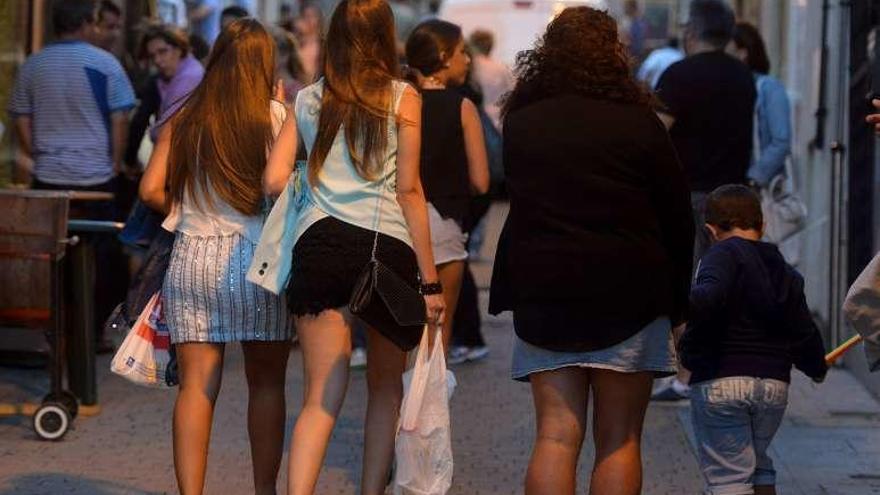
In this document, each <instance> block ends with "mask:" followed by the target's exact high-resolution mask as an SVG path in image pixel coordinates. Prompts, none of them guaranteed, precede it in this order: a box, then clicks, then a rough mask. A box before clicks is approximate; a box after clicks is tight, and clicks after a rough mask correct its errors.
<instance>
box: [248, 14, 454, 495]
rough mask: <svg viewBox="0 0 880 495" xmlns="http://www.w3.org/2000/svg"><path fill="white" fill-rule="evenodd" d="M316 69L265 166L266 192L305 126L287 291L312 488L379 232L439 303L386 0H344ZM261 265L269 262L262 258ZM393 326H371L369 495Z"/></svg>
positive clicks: (389, 381)
mask: <svg viewBox="0 0 880 495" xmlns="http://www.w3.org/2000/svg"><path fill="white" fill-rule="evenodd" d="M322 72H323V74H324V77H323V78H322V79H321V80H319V81H318V82H317V83H315V84H313V85H311V86H309V87H306V88H304V89H302V90H301V91H300V92H299V95H298V96H297V99H296V104H295V106H294V115H293V116H292V117H291V118H288V119H287V121H286V122H285V123H284V127H283V128H282V130H281V134H280V135H279V138H278V141H277V143H276V145H275V146H274V148H273V149H272V153H271V155H270V158H269V165H268V167H267V168H266V173H265V177H264V182H265V187H266V190H267V192H269V193H274V194H278V193H280V192H281V191H282V190H283V189H284V188H285V187H286V185H287V184H288V180H289V179H288V178H289V176H290V174H291V173H292V171H293V168H292V164H293V162H294V155H295V153H296V145H297V139H298V136H301V137H302V139H303V142H304V144H305V148H306V150H307V152H308V165H307V167H306V170H304V171H302V172H303V173H304V174H305V176H307V178H305V179H302V180H304V181H305V185H304V186H303V187H302V195H303V197H302V199H301V203H302V206H301V208H300V210H299V211H298V212H297V218H296V222H295V225H294V229H295V241H294V247H293V250H292V259H293V262H292V270H291V273H290V277H289V283H288V287H287V294H288V304H289V307H290V311H291V312H292V313H293V315H294V316H295V318H296V329H297V335H298V336H299V342H300V345H301V346H302V350H303V367H304V372H305V390H304V401H303V409H302V411H301V412H300V414H299V417H298V418H297V421H296V425H295V426H294V428H293V439H292V441H291V446H290V470H289V478H288V488H289V492H288V493H290V494H291V495H302V494H310V493H313V492H314V491H315V485H316V483H317V480H318V475H319V473H320V470H321V465H322V464H323V460H324V456H325V453H326V450H327V444H328V442H329V440H330V434H331V432H332V430H333V426H334V424H335V421H336V417H337V415H338V414H339V410H340V408H341V407H342V402H343V400H344V398H345V392H346V388H347V386H348V373H349V359H350V357H351V323H352V315H351V314H350V312H349V311H348V310H347V306H348V304H349V300H350V299H351V295H352V292H353V290H354V287H355V284H356V282H357V279H358V277H359V276H360V275H361V273H362V271H363V269H364V267H365V266H366V265H367V263H368V261H369V260H370V259H371V248H372V246H373V245H374V242H376V244H375V245H376V257H377V259H378V260H379V261H380V262H381V263H383V264H385V265H386V266H387V267H388V268H389V269H390V270H391V271H392V272H394V273H395V274H396V275H397V276H398V277H399V278H400V279H402V280H403V281H404V282H405V283H407V284H409V285H410V286H411V287H413V288H416V287H418V286H419V284H420V282H422V283H423V284H422V288H423V289H425V290H423V293H429V294H428V295H425V296H424V300H425V305H426V307H427V312H428V315H427V318H428V320H429V321H431V322H432V323H434V324H436V323H438V322H441V321H442V319H443V311H444V304H443V298H442V295H441V294H440V293H439V292H440V290H439V289H440V288H439V284H437V281H438V279H437V270H436V269H435V267H434V258H433V255H432V253H431V239H430V234H429V228H428V213H427V208H426V204H425V197H424V193H423V192H422V186H421V182H420V179H419V142H420V122H421V113H420V110H421V108H420V107H421V102H420V99H419V96H418V93H417V92H416V91H415V90H414V89H413V88H411V87H409V86H408V85H407V84H406V83H404V82H403V81H401V80H400V68H399V66H398V62H397V57H396V51H395V35H394V19H393V16H392V13H391V8H390V7H389V6H388V3H387V2H385V1H384V0H343V1H342V2H341V3H340V4H339V5H338V6H337V7H336V10H335V12H334V13H333V16H332V19H331V21H330V27H329V31H328V35H327V44H326V47H325V51H324V61H323V70H322ZM297 201H299V199H298V200H297ZM268 228H269V227H268V226H267V229H268ZM377 232H378V233H377ZM266 269H267V270H272V269H273V267H272V266H270V265H269V263H267V267H266ZM389 331H390V329H389V328H385V327H376V328H373V327H370V328H369V329H368V331H367V355H368V359H367V361H368V365H367V389H368V393H369V398H368V403H367V415H366V426H365V428H364V430H365V441H364V465H363V476H362V478H361V493H363V494H365V495H378V494H382V493H384V492H385V485H386V482H387V479H388V472H389V470H390V467H391V459H392V457H393V452H394V437H395V433H396V425H397V417H398V412H399V410H400V403H401V399H402V395H403V390H402V381H401V375H402V373H403V371H404V367H405V364H406V353H405V350H404V349H403V348H401V347H398V346H397V345H395V344H394V343H392V340H391V338H389V336H388V335H389V334H388V332H389ZM413 331H414V332H415V334H414V335H409V338H410V340H412V337H414V338H415V341H416V342H417V341H418V337H419V335H420V334H421V328H415V329H414V330H413ZM395 342H396V341H395Z"/></svg>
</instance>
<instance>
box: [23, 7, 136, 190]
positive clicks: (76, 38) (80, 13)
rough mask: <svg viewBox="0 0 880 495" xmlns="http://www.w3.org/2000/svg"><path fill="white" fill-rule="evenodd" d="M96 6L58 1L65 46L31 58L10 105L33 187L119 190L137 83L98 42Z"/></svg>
mask: <svg viewBox="0 0 880 495" xmlns="http://www.w3.org/2000/svg"><path fill="white" fill-rule="evenodd" d="M94 15H95V3H94V1H93V0H67V1H64V2H53V7H52V20H53V25H54V27H55V34H56V37H57V41H56V42H55V43H52V44H50V45H48V46H46V47H45V48H44V49H43V50H42V51H40V52H39V53H36V54H34V55H32V56H30V57H29V58H28V60H27V61H26V62H25V63H24V65H22V67H21V69H20V70H19V73H18V77H17V80H16V83H15V88H14V89H13V92H12V97H11V98H10V101H9V107H8V109H9V112H10V113H11V114H12V116H13V121H14V123H15V128H16V131H17V132H18V135H19V138H20V145H21V147H22V151H24V152H25V153H26V154H29V155H31V157H32V158H33V159H34V170H33V187H34V188H38V189H79V190H100V191H108V192H112V191H113V179H114V177H115V176H116V175H117V174H118V173H119V172H120V171H121V167H122V156H123V153H124V151H125V145H126V137H127V132H128V112H129V110H131V109H132V108H133V107H134V104H135V98H134V91H133V90H132V87H131V83H130V82H129V80H128V77H127V76H126V74H125V71H124V70H123V69H122V66H121V65H120V64H119V62H118V61H117V60H116V59H115V58H114V57H113V55H111V54H110V53H108V52H106V51H104V50H101V49H100V48H96V47H94V46H92V45H91V44H89V41H90V40H91V39H93V37H94V30H95V18H94Z"/></svg>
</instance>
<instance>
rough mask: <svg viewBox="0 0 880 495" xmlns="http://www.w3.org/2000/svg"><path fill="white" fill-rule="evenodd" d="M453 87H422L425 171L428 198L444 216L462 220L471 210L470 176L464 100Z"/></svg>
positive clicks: (422, 152) (422, 171) (423, 176)
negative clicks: (463, 127) (465, 146)
mask: <svg viewBox="0 0 880 495" xmlns="http://www.w3.org/2000/svg"><path fill="white" fill-rule="evenodd" d="M463 100H464V97H463V96H462V95H461V93H459V92H458V91H456V90H453V89H426V90H422V148H421V175H422V186H423V187H424V189H425V196H426V199H427V200H428V201H429V202H430V203H431V204H433V205H434V208H437V211H438V212H439V213H440V215H441V216H442V217H443V218H452V219H454V220H455V221H457V222H459V224H461V223H462V221H463V219H464V217H465V216H466V215H467V213H468V206H469V205H470V198H471V189H470V187H471V186H470V178H469V176H468V161H467V153H466V152H465V148H464V130H463V129H462V128H461V104H462V101H463Z"/></svg>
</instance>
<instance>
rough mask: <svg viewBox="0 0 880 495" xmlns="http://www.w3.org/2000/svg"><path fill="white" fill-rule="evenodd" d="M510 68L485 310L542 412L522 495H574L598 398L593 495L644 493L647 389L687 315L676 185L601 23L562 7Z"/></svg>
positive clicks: (638, 90)
mask: <svg viewBox="0 0 880 495" xmlns="http://www.w3.org/2000/svg"><path fill="white" fill-rule="evenodd" d="M517 70H518V81H517V85H516V88H515V89H514V90H513V92H512V93H511V95H510V96H509V98H508V100H507V103H506V108H505V120H504V166H505V173H506V180H507V187H508V191H509V193H510V215H509V217H508V219H507V222H506V224H505V227H504V231H503V233H502V238H501V241H500V244H499V248H498V254H497V256H496V260H495V272H494V274H493V281H492V294H491V304H490V306H491V307H490V310H491V311H492V312H493V313H497V312H500V311H505V310H512V311H513V316H514V317H513V320H514V328H515V331H516V335H517V336H516V341H515V344H514V358H513V366H512V367H513V377H514V378H515V379H519V380H527V381H530V382H531V387H532V394H533V395H534V400H535V408H536V416H537V423H538V425H537V426H538V434H537V440H536V442H535V448H534V451H533V453H532V458H531V462H530V464H529V469H528V473H527V477H526V494H527V495H534V494H553V495H559V494H563V495H564V494H573V493H574V488H575V469H576V466H577V458H578V453H579V452H580V447H581V444H582V442H583V437H584V431H585V425H586V422H587V418H586V414H587V399H588V395H589V391H591V390H592V394H593V397H594V401H595V403H594V408H595V426H594V439H595V442H596V465H595V468H594V472H593V476H592V490H591V492H590V493H602V494H621V495H624V494H637V493H639V492H640V489H641V454H640V436H641V428H642V422H643V420H644V415H645V410H646V408H647V404H648V398H649V395H650V391H651V383H652V380H653V379H654V378H655V377H657V376H662V375H668V374H672V373H673V372H674V371H675V361H674V351H673V348H672V336H671V332H670V330H671V328H672V326H674V325H678V324H679V323H681V322H682V321H684V318H685V314H686V310H687V301H688V289H689V285H690V275H691V268H692V267H691V265H692V261H691V256H692V250H693V238H694V227H693V220H692V217H691V206H690V199H689V193H688V190H687V186H686V183H685V178H684V175H683V171H682V168H681V165H680V164H679V162H678V159H677V157H676V155H675V151H674V150H673V148H672V144H671V143H670V141H669V137H668V135H667V133H666V129H665V128H664V127H663V124H662V123H661V122H660V121H659V119H658V118H657V117H656V115H655V114H654V109H653V99H652V97H651V96H650V94H649V93H648V92H647V91H646V90H645V89H643V88H642V87H641V86H639V85H638V84H637V83H636V82H635V81H634V80H633V78H632V76H631V72H630V69H629V65H628V60H627V58H626V50H625V49H624V47H623V46H622V45H621V44H620V42H619V41H618V38H617V27H616V24H615V22H614V20H613V19H612V18H611V17H609V16H608V15H607V14H605V13H603V12H599V11H597V10H594V9H590V8H587V7H576V8H569V9H566V10H565V11H563V12H562V14H561V15H560V16H559V17H557V18H556V19H555V20H554V21H553V22H551V24H550V25H549V27H548V28H547V32H546V33H545V35H544V37H543V39H542V40H540V41H539V42H538V44H537V46H536V47H535V49H534V50H530V51H528V52H525V53H524V54H522V55H520V58H519V59H518V67H517Z"/></svg>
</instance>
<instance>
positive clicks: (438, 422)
mask: <svg viewBox="0 0 880 495" xmlns="http://www.w3.org/2000/svg"><path fill="white" fill-rule="evenodd" d="M430 340H431V339H430V335H429V330H428V326H427V325H426V326H425V329H424V331H423V333H422V339H421V342H420V343H419V350H418V353H417V354H416V361H415V366H413V369H412V370H411V373H412V375H411V379H410V380H409V387H408V388H407V389H406V390H405V391H404V394H403V403H402V404H401V407H400V422H399V424H398V431H397V440H396V441H395V445H394V453H395V458H396V460H397V469H396V471H395V475H394V493H395V495H445V494H446V492H448V491H449V488H450V487H451V486H452V473H453V459H452V430H451V428H450V424H449V394H448V389H447V387H448V378H447V373H446V356H444V354H443V339H442V331H441V329H440V327H439V326H438V327H437V330H436V331H435V334H434V343H433V346H432V345H431V344H430ZM429 347H430V348H431V349H430V351H429ZM429 353H430V354H429ZM408 373H409V372H408Z"/></svg>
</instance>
